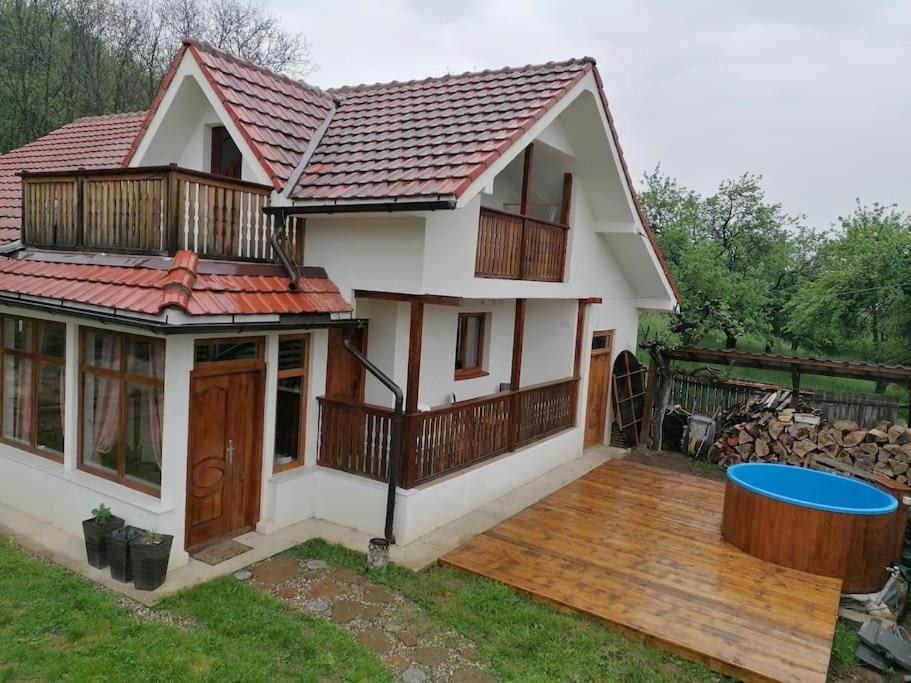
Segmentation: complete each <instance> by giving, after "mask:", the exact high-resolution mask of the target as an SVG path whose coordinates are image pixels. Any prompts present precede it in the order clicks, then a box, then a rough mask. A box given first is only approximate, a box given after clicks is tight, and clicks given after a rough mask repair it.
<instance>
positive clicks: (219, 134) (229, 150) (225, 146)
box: [211, 126, 242, 178]
mask: <svg viewBox="0 0 911 683" xmlns="http://www.w3.org/2000/svg"><path fill="white" fill-rule="evenodd" d="M241 159H242V157H241V155H240V150H239V149H237V145H235V144H234V140H232V139H231V135H230V134H229V133H228V129H227V128H225V127H224V126H215V127H214V128H212V165H211V172H212V173H217V174H218V175H226V176H229V177H231V178H240V166H241Z"/></svg>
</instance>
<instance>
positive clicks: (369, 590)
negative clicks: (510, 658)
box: [250, 557, 494, 683]
mask: <svg viewBox="0 0 911 683" xmlns="http://www.w3.org/2000/svg"><path fill="white" fill-rule="evenodd" d="M250 570H251V572H252V574H253V577H252V583H253V585H255V586H256V587H257V588H259V589H260V590H263V591H265V592H266V593H269V594H270V595H273V596H275V597H277V598H279V599H280V600H282V601H284V602H285V603H287V604H288V605H291V606H292V607H294V608H295V609H299V610H301V611H303V612H307V613H309V614H314V615H316V616H319V617H321V618H324V619H327V620H329V621H331V622H333V623H335V624H338V625H339V626H341V627H343V628H344V629H345V630H347V631H348V632H349V633H350V634H351V635H353V636H354V637H355V638H356V639H357V640H358V641H360V643H361V644H362V645H364V647H366V648H367V649H368V650H370V651H371V652H373V653H374V654H375V655H376V656H377V657H379V658H380V659H382V660H383V661H384V662H385V663H386V665H387V666H388V667H389V668H390V669H392V671H393V672H394V673H395V674H396V676H397V678H398V679H399V680H403V681H411V682H413V683H418V682H420V681H427V682H434V681H439V682H443V681H451V682H453V683H487V682H490V681H493V680H494V679H493V678H491V677H490V676H489V675H488V674H486V673H485V672H484V670H483V669H482V668H481V666H480V665H479V664H478V663H477V662H476V661H475V657H476V655H475V649H474V647H473V646H472V644H471V643H469V642H468V641H466V640H465V639H464V638H462V637H461V636H459V634H457V633H456V632H454V631H452V630H450V629H446V628H444V627H443V626H442V625H441V624H439V622H437V621H436V620H434V619H433V618H432V617H430V616H429V615H428V614H427V613H426V612H424V610H422V609H421V608H420V607H418V606H417V605H415V604H413V603H411V602H409V601H408V600H406V599H405V598H404V597H402V596H401V595H399V594H398V593H395V592H393V591H391V590H388V589H386V588H383V587H380V586H377V585H374V584H373V583H371V582H370V581H369V580H368V579H366V578H365V577H364V576H362V575H361V574H359V573H357V572H354V571H351V570H349V569H336V568H333V567H331V566H329V565H327V564H326V563H325V562H323V561H321V560H312V559H309V560H303V561H299V560H296V559H293V558H289V557H274V558H271V559H269V560H265V561H264V562H261V563H259V564H257V565H253V566H252V567H250Z"/></svg>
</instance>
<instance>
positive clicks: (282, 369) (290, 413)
mask: <svg viewBox="0 0 911 683" xmlns="http://www.w3.org/2000/svg"><path fill="white" fill-rule="evenodd" d="M309 342H310V338H309V337H307V336H306V335H301V336H295V337H281V338H280V339H279V342H278V387H277V389H276V399H275V462H274V470H275V471H276V472H280V471H282V470H286V469H290V468H292V467H297V466H299V465H302V464H303V463H304V433H305V431H306V423H305V420H306V417H307V359H308V357H309V348H310V344H309Z"/></svg>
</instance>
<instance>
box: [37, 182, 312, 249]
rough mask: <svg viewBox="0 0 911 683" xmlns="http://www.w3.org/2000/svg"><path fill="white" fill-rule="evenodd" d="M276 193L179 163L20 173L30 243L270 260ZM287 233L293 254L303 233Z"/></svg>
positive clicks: (46, 245) (40, 245)
mask: <svg viewBox="0 0 911 683" xmlns="http://www.w3.org/2000/svg"><path fill="white" fill-rule="evenodd" d="M271 192H272V188H271V187H270V186H268V185H259V184H256V183H249V182H245V181H240V180H233V179H231V178H223V177H221V176H214V175H210V174H207V173H201V172H198V171H191V170H188V169H183V168H178V167H177V166H163V167H146V168H117V169H105V170H91V171H89V170H79V171H75V172H69V173H54V172H49V173H45V172H41V173H23V174H22V239H23V242H24V243H25V244H26V245H28V246H36V247H42V248H62V249H81V250H88V251H110V252H127V253H148V254H174V252H175V251H177V250H179V249H192V250H193V251H196V252H197V253H199V254H200V256H205V257H210V258H228V259H250V260H270V261H271V260H272V258H273V254H272V246H271V243H270V237H271V235H272V230H273V228H274V223H273V218H272V217H271V216H267V215H266V214H264V213H263V211H262V210H263V208H264V207H266V206H268V204H269V197H270V195H271ZM294 227H295V226H293V225H292V226H291V230H290V231H289V234H288V235H287V243H288V250H289V252H291V253H292V256H293V257H300V256H301V255H302V251H303V234H298V232H299V231H297V230H296V229H294ZM294 260H295V261H297V262H300V260H299V258H295V259H294Z"/></svg>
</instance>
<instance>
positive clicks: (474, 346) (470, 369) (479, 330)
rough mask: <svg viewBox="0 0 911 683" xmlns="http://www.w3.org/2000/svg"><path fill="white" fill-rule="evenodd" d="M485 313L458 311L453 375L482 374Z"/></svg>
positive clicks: (475, 375) (459, 376)
mask: <svg viewBox="0 0 911 683" xmlns="http://www.w3.org/2000/svg"><path fill="white" fill-rule="evenodd" d="M486 322H487V314H486V313H460V314H459V326H458V330H457V332H456V353H455V377H456V379H464V378H467V377H477V376H479V375H482V374H484V328H485V326H486Z"/></svg>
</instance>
